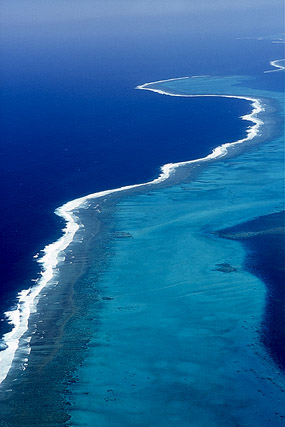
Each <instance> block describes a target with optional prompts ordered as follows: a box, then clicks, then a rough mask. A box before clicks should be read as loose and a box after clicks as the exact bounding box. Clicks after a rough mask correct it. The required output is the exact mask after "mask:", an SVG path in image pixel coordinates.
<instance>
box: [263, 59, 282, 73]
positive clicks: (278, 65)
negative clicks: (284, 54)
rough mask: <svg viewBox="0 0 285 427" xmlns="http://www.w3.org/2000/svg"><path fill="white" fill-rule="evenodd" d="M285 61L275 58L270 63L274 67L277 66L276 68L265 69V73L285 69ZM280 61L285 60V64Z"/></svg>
mask: <svg viewBox="0 0 285 427" xmlns="http://www.w3.org/2000/svg"><path fill="white" fill-rule="evenodd" d="M284 61H285V59H275V61H270V65H272V67H275V70H269V71H264V73H274V72H276V71H282V70H285V62H284ZM280 62H283V64H284V65H282V64H280ZM276 68H277V69H276Z"/></svg>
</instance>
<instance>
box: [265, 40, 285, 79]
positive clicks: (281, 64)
mask: <svg viewBox="0 0 285 427" xmlns="http://www.w3.org/2000/svg"><path fill="white" fill-rule="evenodd" d="M280 43H281V42H280ZM270 65H272V67H275V68H277V70H276V69H275V70H269V71H264V72H265V73H274V72H276V71H282V70H285V59H275V61H270Z"/></svg>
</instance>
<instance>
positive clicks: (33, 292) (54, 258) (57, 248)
mask: <svg viewBox="0 0 285 427" xmlns="http://www.w3.org/2000/svg"><path fill="white" fill-rule="evenodd" d="M193 77H197V78H198V77H202V76H193ZM193 77H179V78H173V79H167V80H160V81H156V82H151V83H145V84H143V85H140V86H137V88H136V89H141V90H149V91H152V92H155V93H158V94H161V95H168V96H176V97H184V98H194V97H222V98H237V99H245V100H247V101H250V102H251V103H252V107H253V109H252V112H251V113H250V114H247V115H245V116H242V117H241V119H242V120H248V121H251V122H252V123H253V124H252V126H250V127H249V128H248V129H247V135H246V137H245V138H243V139H240V140H238V141H235V142H231V143H226V144H223V145H221V146H219V147H216V148H215V149H214V150H213V151H212V153H210V154H209V155H208V156H206V157H203V158H199V159H195V160H188V161H184V162H179V163H168V164H165V165H163V166H162V167H161V173H160V175H159V177H158V178H156V179H154V180H153V181H149V182H145V183H142V184H135V185H128V186H125V187H120V188H115V189H112V190H106V191H99V192H97V193H93V194H88V195H87V196H84V197H80V198H78V199H74V200H71V201H70V202H67V203H65V204H64V205H62V206H61V207H59V208H58V209H56V211H55V213H56V214H57V215H58V216H60V217H62V218H63V219H64V220H65V221H66V226H65V228H64V229H63V230H62V231H63V235H62V236H61V237H60V238H59V239H58V240H57V241H55V242H53V243H51V244H49V245H47V246H46V247H45V248H44V250H43V252H44V255H43V256H42V257H41V258H39V259H38V261H37V262H39V263H40V264H41V266H42V269H41V273H40V274H41V277H40V278H39V279H38V280H35V285H34V286H33V287H31V288H30V289H28V290H23V291H21V292H20V293H19V294H18V297H17V306H16V308H15V309H14V310H11V311H7V312H6V313H5V315H6V319H7V320H8V322H9V323H10V324H11V325H13V329H12V330H11V331H10V332H8V333H6V334H5V335H4V336H3V343H4V344H5V345H6V348H5V349H4V350H3V351H1V352H0V366H1V371H0V383H1V382H3V381H4V380H5V378H6V377H7V375H8V372H9V370H10V368H11V366H12V363H13V360H14V357H15V353H16V350H17V349H18V347H19V343H20V340H22V341H23V336H24V334H25V333H26V332H27V331H28V323H29V318H30V315H31V314H32V313H35V312H36V311H37V303H38V300H39V294H40V292H41V291H42V290H43V289H44V288H45V287H46V286H47V285H48V284H49V283H51V281H52V279H54V278H55V275H56V273H57V267H58V264H59V262H60V261H61V260H62V255H64V254H62V252H63V251H64V250H65V249H66V248H67V247H68V246H69V245H70V243H71V242H72V241H73V240H74V236H75V234H76V232H77V231H78V230H79V228H80V227H82V225H81V224H80V220H79V218H78V217H77V216H76V215H75V213H74V211H75V210H76V209H78V208H79V207H80V208H82V207H84V205H85V206H87V202H88V200H91V199H96V198H101V197H105V196H108V195H109V194H113V193H118V192H123V191H127V190H131V189H134V188H139V187H144V186H147V185H154V184H158V183H160V182H163V181H165V180H167V179H168V178H169V176H170V175H171V174H172V173H173V172H174V171H175V169H176V168H178V167H180V166H186V165H190V164H193V163H199V162H206V161H209V160H212V159H217V158H220V157H223V156H225V155H226V154H227V152H228V148H229V147H232V146H234V145H236V144H241V143H243V142H245V141H249V140H252V139H253V138H254V137H255V136H256V135H257V134H258V132H259V128H260V126H261V125H262V124H263V122H262V121H261V120H260V119H258V118H257V115H258V114H259V113H260V112H261V111H263V110H264V109H263V107H262V105H261V102H260V100H259V99H255V98H251V97H248V96H236V95H180V94H174V93H169V92H166V91H163V90H160V89H154V88H151V87H150V86H151V85H154V84H157V83H162V82H167V81H174V80H180V79H189V78H193ZM203 77H204V76H203ZM36 257H37V255H36ZM52 283H53V284H55V285H56V284H57V283H58V282H54V281H53V282H52ZM30 340H31V337H28V338H26V339H25V342H23V346H22V347H23V348H24V349H25V352H26V353H27V355H28V354H29V353H30V351H31V348H30ZM21 344H22V342H21ZM22 347H21V348H22ZM27 360H28V359H27V357H26V358H25V359H24V362H25V363H23V369H25V368H26V366H27Z"/></svg>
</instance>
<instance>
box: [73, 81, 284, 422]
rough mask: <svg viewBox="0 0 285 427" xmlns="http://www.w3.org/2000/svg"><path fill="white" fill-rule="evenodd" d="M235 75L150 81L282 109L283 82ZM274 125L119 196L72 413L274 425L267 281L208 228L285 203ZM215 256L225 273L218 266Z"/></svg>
mask: <svg viewBox="0 0 285 427" xmlns="http://www.w3.org/2000/svg"><path fill="white" fill-rule="evenodd" d="M238 82H239V79H238V78H226V79H224V78H222V79H208V80H206V79H204V80H203V81H202V79H201V80H200V79H197V80H179V81H175V82H168V83H164V84H163V85H159V87H160V88H161V87H162V86H163V88H165V89H168V90H169V89H170V90H172V91H173V92H176V93H193V91H194V93H213V94H217V93H230V94H240V95H251V96H259V97H266V98H267V97H268V98H270V99H271V100H272V99H274V102H276V104H275V105H278V104H279V107H278V108H279V109H280V110H279V114H281V103H282V95H281V94H279V93H277V92H265V91H261V90H260V91H258V90H254V89H249V88H245V87H242V86H241V85H239V86H237V85H236V84H237V83H238ZM232 84H235V85H236V86H234V87H233V86H232ZM197 85H198V86H197ZM150 96H160V95H157V94H150ZM266 102H267V103H268V101H266ZM270 103H271V105H272V101H270ZM275 114H276V112H275ZM269 119H270V117H269V116H268V115H267V116H266V120H267V123H269V122H268V120H269ZM276 129H277V128H276ZM276 129H275V130H276ZM273 130H274V128H273ZM276 132H277V131H276ZM275 134H276V136H275V137H271V139H269V140H268V141H267V142H265V143H262V144H260V145H257V146H251V147H249V148H248V151H247V152H244V153H241V154H239V155H238V156H237V157H234V158H230V159H225V160H222V161H217V162H214V163H212V164H211V165H209V167H207V168H206V169H205V170H204V171H203V172H202V173H201V174H200V175H199V176H198V178H197V179H196V180H194V181H193V182H187V181H185V182H183V183H180V184H178V185H173V186H172V187H170V188H164V189H155V188H153V190H152V191H150V192H148V193H146V194H140V195H133V196H128V197H126V198H125V199H123V200H122V201H121V202H120V203H119V204H118V206H117V210H116V213H115V219H114V224H115V225H114V226H115V229H116V230H117V231H121V232H126V233H129V234H130V235H131V238H125V239H117V240H114V241H113V242H112V243H111V246H110V248H109V251H110V253H111V254H112V256H111V258H110V260H109V264H108V266H107V268H106V269H105V271H104V273H103V274H102V275H101V277H100V280H99V281H98V282H97V284H96V285H95V284H94V286H96V287H97V288H100V289H101V291H102V292H103V295H105V296H107V297H108V299H107V300H104V301H102V305H101V310H100V312H99V313H98V307H94V313H93V315H94V316H96V318H97V319H98V322H96V325H95V324H94V338H93V339H92V341H91V343H90V345H89V349H88V354H87V357H86V359H85V361H84V363H83V365H82V367H81V368H79V369H78V371H77V373H76V378H77V383H76V384H73V385H72V387H71V392H72V396H71V404H72V406H71V422H70V425H74V426H75V425H76V426H91V425H98V426H136V425H137V426H174V425H177V426H195V427H202V426H211V427H212V426H217V427H223V426H225V427H226V426H227V427H229V426H250V427H259V426H281V425H282V421H284V408H283V406H282V398H283V397H284V393H283V392H284V376H283V374H282V373H280V371H279V368H278V367H277V366H276V365H275V364H274V362H273V361H272V359H271V358H270V356H269V354H268V352H267V351H266V349H265V348H264V347H263V345H262V343H261V340H260V333H261V323H262V319H263V316H264V307H265V302H266V288H265V284H264V283H263V282H262V281H261V280H260V279H258V278H257V277H256V276H254V275H253V274H251V273H250V272H248V271H246V270H245V268H244V263H245V257H246V252H245V249H244V248H243V246H242V245H241V244H240V243H239V242H236V241H231V240H224V239H221V238H218V237H217V236H216V235H215V234H213V232H214V231H217V230H220V229H222V228H226V227H230V226H234V225H236V224H239V223H241V222H246V221H248V220H251V219H253V218H256V217H259V216H261V215H267V214H270V213H273V212H279V211H280V210H282V209H283V208H284V199H283V184H284V182H283V178H284V176H283V164H282V163H283V157H284V146H283V141H282V138H281V136H280V132H279V136H278V132H277V133H275ZM225 263H226V264H229V265H230V267H231V269H230V270H231V271H230V272H228V273H226V272H223V271H220V270H219V268H220V266H221V265H224V264H225ZM89 274H90V276H89V277H90V278H89V279H88V277H85V279H84V280H85V281H86V284H89V286H91V276H92V269H91V270H90V272H89ZM89 314H90V316H91V315H92V313H89ZM91 325H92V324H91ZM91 325H90V327H92V326H91ZM282 416H283V418H282Z"/></svg>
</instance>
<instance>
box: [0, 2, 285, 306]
mask: <svg viewBox="0 0 285 427" xmlns="http://www.w3.org/2000/svg"><path fill="white" fill-rule="evenodd" d="M39 4H40V7H42V9H41V8H39V7H37V6H36V3H34V2H28V3H27V5H25V8H23V6H22V5H21V4H20V3H19V2H16V1H15V2H13V1H12V2H10V5H3V6H2V7H3V10H2V21H3V22H2V30H1V31H2V43H3V44H2V47H1V62H2V66H1V76H0V77H1V79H0V81H1V145H0V154H1V156H0V159H1V160H0V162H1V168H0V171H1V172H0V173H1V177H0V182H1V189H0V192H1V193H0V194H1V209H0V232H1V246H0V250H1V254H2V260H1V271H0V274H1V285H0V286H1V287H0V312H1V313H2V312H3V311H4V310H5V309H7V308H8V307H9V305H10V304H11V301H12V300H13V298H14V297H15V295H16V291H17V290H19V289H22V288H23V287H27V286H29V284H30V279H31V278H35V277H36V275H37V273H38V271H39V268H38V266H37V264H36V263H35V262H34V261H33V259H32V256H33V255H34V254H35V253H36V252H37V251H39V250H40V249H42V248H43V247H44V246H45V245H46V244H47V243H49V242H51V241H53V240H55V239H56V238H57V237H58V236H59V235H60V228H61V227H62V223H61V222H60V220H59V219H58V218H56V216H55V215H54V213H53V211H54V209H55V208H56V207H58V206H59V205H61V204H62V203H64V202H66V201H67V200H71V199H73V198H76V197H78V196H82V195H85V194H88V193H90V192H94V191H97V190H102V189H108V188H115V187H118V186H122V185H126V184H134V183H138V182H144V181H146V180H150V179H153V178H154V177H155V176H157V175H158V172H159V166H161V165H162V164H164V163H166V162H171V161H179V160H188V159H191V158H197V157H201V156H203V155H206V154H207V153H209V151H210V150H211V149H212V148H213V147H215V146H217V145H220V144H221V143H222V142H226V141H232V140H236V139H238V138H240V137H241V136H242V135H243V134H244V130H245V127H246V125H247V123H245V122H243V123H242V122H241V121H238V120H237V118H238V117H239V116H240V115H242V114H245V113H247V112H248V111H249V105H248V103H247V102H244V101H239V100H225V99H205V98H203V99H195V100H189V99H188V100H183V99H175V98H168V97H159V96H153V94H150V93H145V92H143V91H135V90H134V88H135V86H136V85H137V84H141V83H144V82H148V81H153V80H159V79H163V78H169V77H177V76H184V75H195V74H205V73H207V74H212V75H214V74H221V75H223V74H224V75H230V74H249V75H258V76H259V79H260V80H261V83H262V82H263V83H262V84H263V85H264V87H266V85H267V86H268V85H269V86H270V85H271V89H272V90H273V89H274V88H275V89H276V90H277V89H278V88H279V89H280V85H281V83H282V79H281V76H279V75H278V73H276V74H275V76H274V77H275V78H274V79H273V78H271V77H270V75H267V76H268V78H266V77H264V75H263V74H262V73H263V70H264V69H268V68H269V65H268V62H269V61H270V60H272V59H275V58H279V57H282V45H277V44H275V45H273V44H272V43H271V41H264V42H260V41H257V40H235V37H239V36H248V35H254V36H258V35H260V34H270V33H274V32H278V31H280V29H281V31H282V20H281V19H280V18H279V15H278V13H276V11H274V8H271V9H270V10H268V11H267V10H265V9H264V10H263V9H262V8H261V9H262V13H263V14H264V15H263V19H261V20H259V22H258V23H256V22H255V21H254V20H252V15H251V14H252V12H250V13H249V14H248V15H246V17H245V15H244V17H243V20H242V16H243V15H242V12H238V14H237V15H236V11H235V10H234V9H233V10H231V9H226V10H225V11H224V12H223V18H224V19H223V20H222V21H223V29H222V30H221V29H219V28H220V27H219V22H220V21H221V14H220V13H219V10H217V11H212V14H211V13H210V12H207V11H206V12H205V10H202V9H201V10H200V11H199V10H198V12H197V10H196V12H195V13H194V12H193V11H190V12H189V11H188V9H187V7H186V6H185V5H184V6H185V7H186V9H187V10H186V12H187V13H185V11H184V10H183V8H182V9H181V10H180V11H178V12H177V11H175V13H174V12H173V11H169V13H167V11H164V13H163V14H161V13H160V10H161V9H160V8H159V7H158V4H157V8H156V9H154V11H153V12H152V13H150V12H149V11H148V8H147V7H146V5H145V8H142V10H140V11H135V12H134V11H132V12H129V11H128V9H127V8H123V10H121V9H117V8H116V6H114V5H113V6H112V7H113V9H112V13H111V12H109V11H108V10H106V7H105V6H104V7H103V6H102V5H103V4H102V5H100V2H95V3H89V2H84V3H83V6H82V10H81V12H82V11H83V12H84V13H83V12H82V13H79V14H77V12H76V11H75V10H73V9H72V7H74V3H73V2H72V3H70V4H69V6H68V9H67V5H65V6H64V5H61V6H59V5H57V6H55V5H54V8H53V9H52V7H51V5H45V4H44V3H41V2H40V3H39V2H38V5H39ZM124 4H125V2H124ZM72 5H73V6H72ZM125 6H126V4H125ZM57 8H59V9H60V10H57ZM65 8H66V9H65ZM89 10H91V11H92V13H91V14H90V15H89V14H88V11H89ZM67 11H68V13H67V14H66V13H65V12H67ZM203 13H204V15H205V16H204V15H203ZM268 13H269V15H268ZM197 14H198V15H197ZM202 15H203V16H204V18H203V20H201V19H200V21H199V19H198V20H197V19H196V18H195V17H196V16H202ZM234 16H235V19H234V20H233V17H234ZM265 17H266V19H265ZM276 18H277V19H276ZM230 21H232V24H230ZM217 24H218V26H217ZM278 26H279V27H280V28H278ZM213 33H214V34H215V36H214V37H213ZM280 74H282V73H280ZM270 82H271V83H270ZM259 87H260V85H259ZM205 135H207V138H205Z"/></svg>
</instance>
